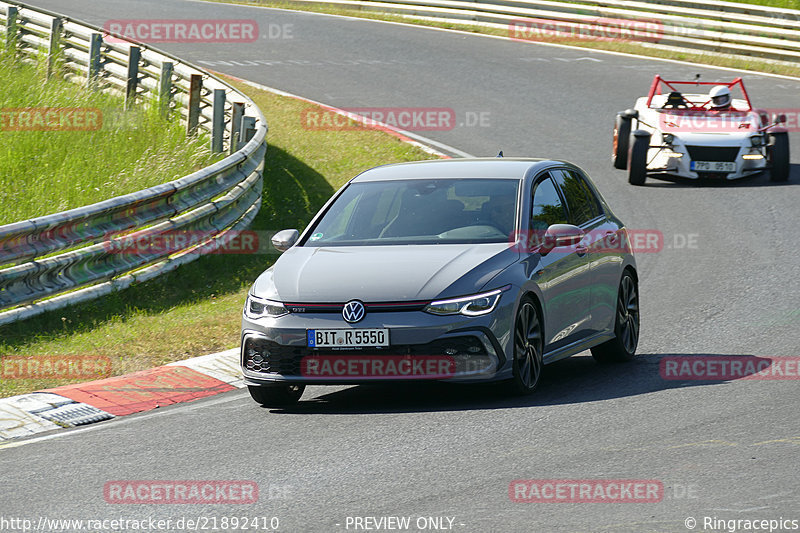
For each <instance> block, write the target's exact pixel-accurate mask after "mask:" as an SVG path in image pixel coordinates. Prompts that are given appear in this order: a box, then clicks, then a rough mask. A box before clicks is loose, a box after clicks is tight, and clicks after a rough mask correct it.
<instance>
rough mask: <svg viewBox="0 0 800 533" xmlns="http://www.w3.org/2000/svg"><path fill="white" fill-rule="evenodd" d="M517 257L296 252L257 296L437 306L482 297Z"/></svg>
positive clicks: (485, 251) (422, 249)
mask: <svg viewBox="0 0 800 533" xmlns="http://www.w3.org/2000/svg"><path fill="white" fill-rule="evenodd" d="M518 257H519V253H518V252H517V251H516V250H514V249H513V248H511V247H509V245H508V244H507V243H498V244H469V245H462V244H441V245H422V246H414V245H405V246H346V247H345V246H343V247H304V246H297V247H293V248H290V249H289V250H287V251H286V252H285V253H284V254H283V255H282V256H281V257H280V258H279V259H278V261H276V263H275V265H273V266H272V267H271V268H270V269H269V270H267V271H266V272H264V273H263V274H262V275H261V276H259V278H258V279H257V280H256V283H255V285H254V287H253V292H254V294H256V295H257V296H260V297H262V298H270V299H275V300H278V301H282V302H293V303H314V302H319V303H325V302H328V303H334V302H346V301H348V300H352V299H358V300H362V301H364V302H395V301H407V300H432V299H434V298H441V297H451V296H461V295H467V294H472V293H474V292H477V291H479V290H481V289H482V288H483V287H484V285H485V284H486V283H487V282H488V281H489V280H491V279H492V278H493V277H495V276H496V275H497V274H498V273H499V272H501V271H502V270H503V269H505V268H506V267H507V266H508V265H510V264H511V263H513V262H514V261H516V260H517V259H518ZM490 288H494V287H490Z"/></svg>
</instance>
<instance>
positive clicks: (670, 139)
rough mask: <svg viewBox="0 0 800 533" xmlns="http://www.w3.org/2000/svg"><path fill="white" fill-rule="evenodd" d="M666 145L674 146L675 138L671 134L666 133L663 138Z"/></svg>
mask: <svg viewBox="0 0 800 533" xmlns="http://www.w3.org/2000/svg"><path fill="white" fill-rule="evenodd" d="M663 139H664V144H672V143H673V142H675V136H674V135H673V134H671V133H665V134H664V136H663Z"/></svg>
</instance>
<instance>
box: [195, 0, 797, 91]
mask: <svg viewBox="0 0 800 533" xmlns="http://www.w3.org/2000/svg"><path fill="white" fill-rule="evenodd" d="M205 1H207V2H217V3H223V4H242V5H258V6H262V7H274V8H279V9H290V10H295V11H309V12H312V13H327V14H331V15H343V16H348V17H359V18H364V19H370V20H385V21H389V22H402V23H406V24H417V25H420V26H430V27H434V28H445V29H451V30H459V31H465V32H469V33H480V34H486V35H498V36H501V37H509V29H508V28H496V27H489V26H482V25H477V24H466V23H463V24H462V23H451V22H447V21H441V20H428V19H421V18H416V17H413V16H405V15H399V14H394V13H382V12H378V11H371V10H369V11H367V10H361V9H355V8H344V7H338V6H335V5H331V4H324V3H319V4H317V3H306V2H291V1H288V2H287V1H281V0H205ZM782 1H783V0H761V1H760V2H747V3H751V4H759V5H767V6H775V7H794V8H795V9H797V8H798V7H800V6H798V5H797V0H787V1H786V3H788V4H790V5H780V4H781V3H782ZM531 42H534V41H531ZM558 44H563V45H569V46H577V47H581V48H588V49H593V50H608V51H613V52H621V53H626V54H635V55H640V56H645V57H656V58H660V59H674V60H678V61H686V62H690V63H700V64H705V65H713V66H718V67H729V68H736V69H743V70H752V71H756V72H767V73H770V74H780V75H784V76H794V77H800V65H799V66H797V67H794V66H791V65H786V64H780V63H771V62H769V61H763V60H759V59H758V58H753V59H739V58H733V57H726V56H724V55H720V54H717V53H712V52H709V53H701V52H699V51H698V52H683V51H674V50H664V49H661V48H653V47H650V46H644V45H641V44H637V43H633V42H610V41H585V40H572V41H570V40H566V39H564V40H562V39H559V40H558Z"/></svg>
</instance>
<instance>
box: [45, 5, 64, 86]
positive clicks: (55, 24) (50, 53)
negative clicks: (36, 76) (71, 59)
mask: <svg viewBox="0 0 800 533" xmlns="http://www.w3.org/2000/svg"><path fill="white" fill-rule="evenodd" d="M63 27H64V21H62V20H61V18H59V17H53V21H52V22H51V23H50V45H49V47H48V48H47V74H46V75H47V78H48V79H50V76H52V75H53V70H54V69H55V67H56V61H57V60H58V53H59V52H60V51H61V30H62V29H63Z"/></svg>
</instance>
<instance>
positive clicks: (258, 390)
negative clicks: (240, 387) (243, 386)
mask: <svg viewBox="0 0 800 533" xmlns="http://www.w3.org/2000/svg"><path fill="white" fill-rule="evenodd" d="M247 390H248V391H250V396H251V397H252V398H253V399H254V400H255V401H256V402H258V403H260V404H261V405H263V406H265V407H286V406H288V405H294V404H296V403H297V402H298V401H299V400H300V397H301V396H302V395H303V391H304V390H306V386H305V385H295V384H293V383H274V384H270V385H259V386H253V385H248V386H247Z"/></svg>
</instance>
